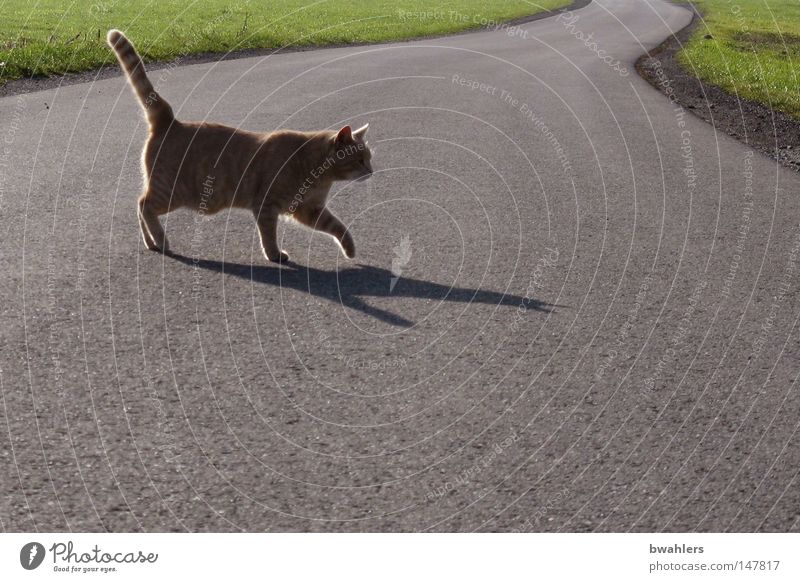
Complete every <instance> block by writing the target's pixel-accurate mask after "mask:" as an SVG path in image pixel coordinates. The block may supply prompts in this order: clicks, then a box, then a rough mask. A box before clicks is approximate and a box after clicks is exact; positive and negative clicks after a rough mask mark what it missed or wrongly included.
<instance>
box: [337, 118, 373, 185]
mask: <svg viewBox="0 0 800 582" xmlns="http://www.w3.org/2000/svg"><path fill="white" fill-rule="evenodd" d="M367 128H369V123H368V124H366V125H364V126H362V127H359V128H358V129H355V130H354V129H351V128H350V126H349V125H345V126H344V127H343V128H342V129H340V130H339V131H338V132H337V133H336V134H335V135H333V136H332V138H331V156H330V158H331V159H332V160H333V166H332V168H331V170H332V173H333V177H334V178H335V179H336V180H366V179H367V178H369V177H370V176H371V175H372V152H370V150H369V146H368V145H367V140H366V134H367Z"/></svg>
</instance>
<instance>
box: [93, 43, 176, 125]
mask: <svg viewBox="0 0 800 582" xmlns="http://www.w3.org/2000/svg"><path fill="white" fill-rule="evenodd" d="M106 40H107V41H108V45H109V46H110V47H111V48H112V49H114V52H115V53H116V54H117V60H118V61H119V64H120V65H121V66H122V70H123V71H125V74H126V75H127V77H128V82H129V83H130V84H131V87H132V88H133V91H134V93H136V96H137V97H138V98H139V103H140V104H141V105H142V109H144V112H145V115H147V121H148V123H149V124H150V127H151V128H153V129H157V128H164V129H166V128H167V127H169V125H170V123H172V121H173V120H174V119H175V116H174V115H173V113H172V107H170V105H169V103H167V102H166V101H165V100H164V99H163V98H162V97H161V95H159V94H158V93H157V92H156V90H155V87H153V84H152V83H151V82H150V79H148V78H147V73H146V72H145V70H144V63H143V62H142V58H141V57H140V56H139V53H137V52H136V49H135V48H134V46H133V44H131V41H129V40H128V39H127V38H126V37H125V35H124V34H122V33H121V32H120V31H118V30H109V31H108V36H107V37H106Z"/></svg>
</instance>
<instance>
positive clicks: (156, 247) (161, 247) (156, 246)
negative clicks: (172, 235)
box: [145, 238, 169, 254]
mask: <svg viewBox="0 0 800 582" xmlns="http://www.w3.org/2000/svg"><path fill="white" fill-rule="evenodd" d="M145 245H146V246H147V249H148V250H150V251H155V252H157V253H164V254H167V253H169V242H167V239H166V238H165V239H164V240H163V241H161V243H156V242H152V241H149V240H146V241H145Z"/></svg>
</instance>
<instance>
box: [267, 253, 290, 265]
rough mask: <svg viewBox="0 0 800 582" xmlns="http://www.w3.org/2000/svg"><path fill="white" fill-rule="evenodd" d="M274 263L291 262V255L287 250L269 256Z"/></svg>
mask: <svg viewBox="0 0 800 582" xmlns="http://www.w3.org/2000/svg"><path fill="white" fill-rule="evenodd" d="M267 258H268V259H269V260H270V261H272V262H273V263H288V262H289V255H288V254H286V253H285V252H283V251H281V252H280V254H278V255H276V256H274V257H267Z"/></svg>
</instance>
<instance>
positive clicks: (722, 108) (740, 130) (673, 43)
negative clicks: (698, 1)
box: [636, 2, 800, 172]
mask: <svg viewBox="0 0 800 582" xmlns="http://www.w3.org/2000/svg"><path fill="white" fill-rule="evenodd" d="M673 3H674V4H676V5H678V6H681V7H683V8H686V9H687V10H690V11H691V12H692V21H691V22H690V23H689V25H688V26H686V27H684V28H683V29H681V30H680V31H679V32H677V33H676V34H673V35H672V36H671V37H669V38H668V39H667V40H665V41H664V42H663V43H661V44H660V45H658V46H657V47H656V48H654V49H652V50H650V51H648V52H646V53H645V54H643V55H642V56H640V57H639V58H638V59H637V60H636V71H637V72H638V73H639V75H640V76H641V77H642V78H643V79H645V80H646V81H647V82H648V83H650V85H652V86H653V87H654V88H655V89H656V90H657V91H660V92H661V93H662V94H664V95H666V96H667V97H668V98H670V99H671V100H673V101H674V102H675V103H676V104H677V105H680V106H681V107H683V108H684V109H686V110H688V111H691V112H692V113H693V114H694V115H695V116H696V117H699V118H700V119H702V120H703V121H705V122H707V123H709V124H710V125H711V126H712V127H713V128H714V129H715V130H717V131H720V132H722V133H726V134H727V135H729V136H731V137H733V138H735V139H737V140H738V141H740V142H742V143H744V144H746V145H748V146H750V147H751V148H753V149H755V150H757V151H759V152H761V153H763V154H764V155H766V156H767V157H769V158H771V159H773V160H775V161H777V162H779V163H780V164H781V165H783V166H785V167H787V168H791V169H792V170H795V171H797V172H800V121H798V120H796V119H794V118H793V117H791V116H789V115H787V114H786V113H782V112H780V111H776V110H774V109H772V108H771V107H769V106H767V105H764V104H762V103H758V102H755V101H749V100H747V99H744V98H741V97H738V96H737V95H732V94H730V93H728V92H727V91H725V90H724V89H721V88H720V87H717V86H716V85H711V84H709V83H706V82H705V81H703V80H701V79H700V78H699V77H697V76H696V75H694V74H692V73H691V72H689V71H688V70H686V69H684V67H683V66H682V65H681V64H680V63H679V62H678V58H677V55H678V52H679V51H680V50H681V49H682V48H683V47H684V46H685V45H686V43H687V42H688V41H689V39H690V37H691V36H692V35H693V34H694V33H695V31H696V30H697V28H698V27H699V26H701V25H702V19H701V16H702V15H701V14H700V13H699V12H698V10H697V8H696V7H695V6H694V5H692V4H686V3H684V2H673Z"/></svg>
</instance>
